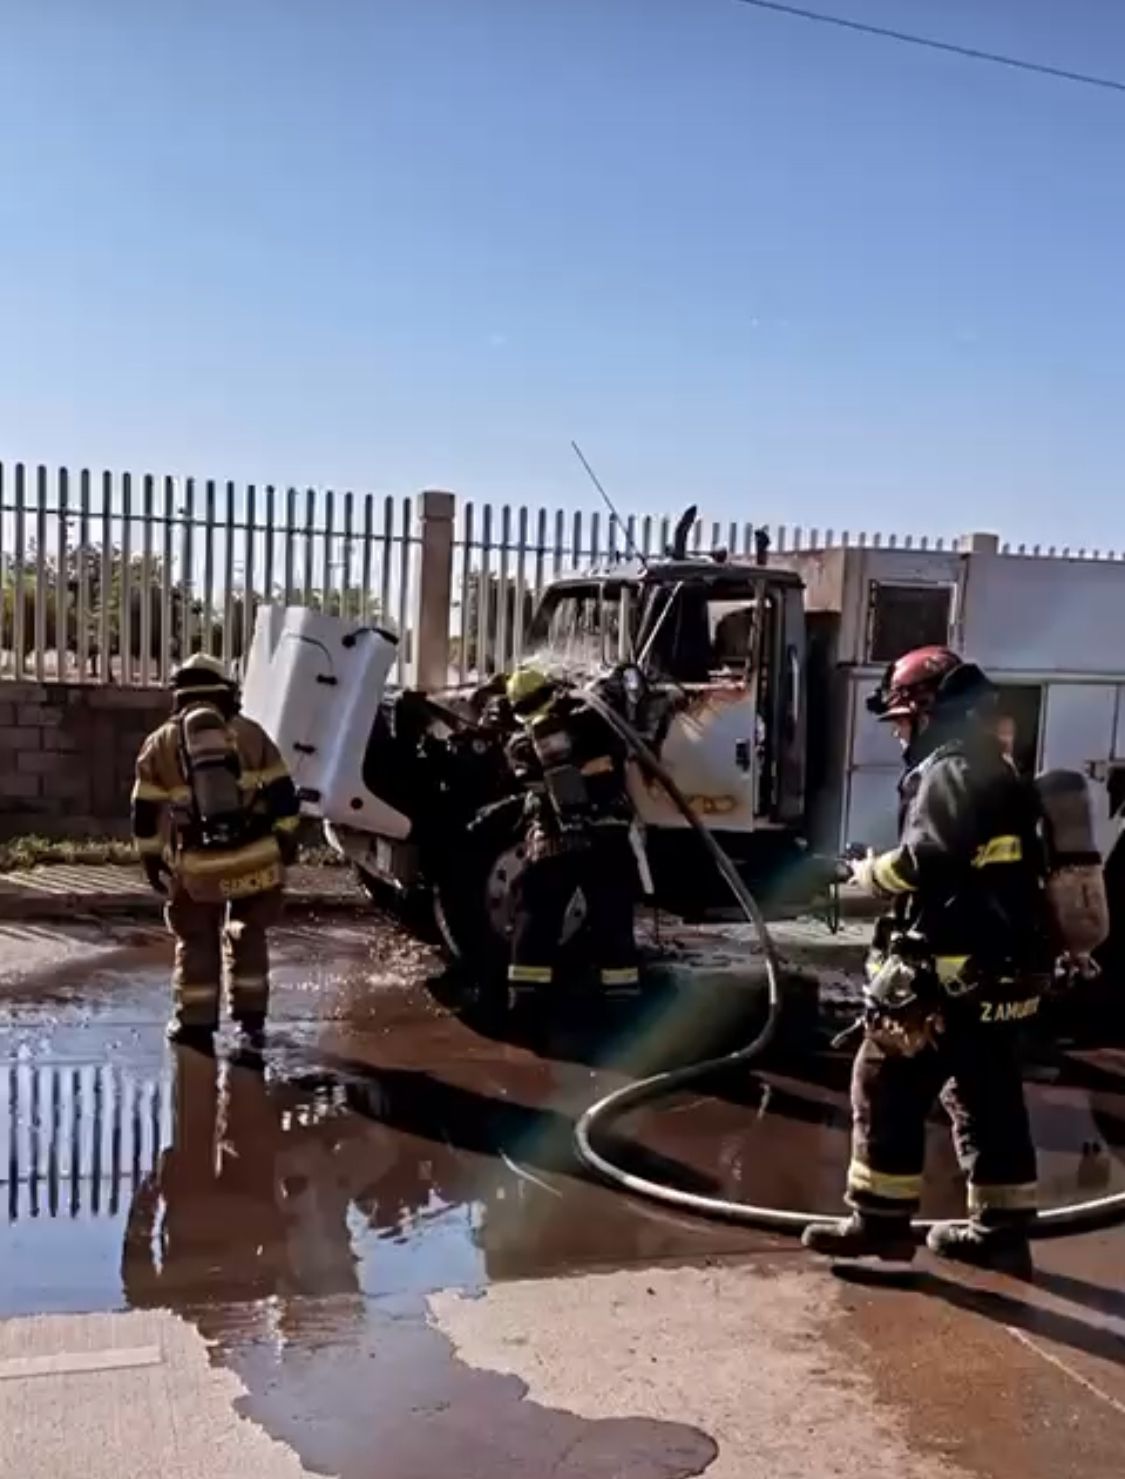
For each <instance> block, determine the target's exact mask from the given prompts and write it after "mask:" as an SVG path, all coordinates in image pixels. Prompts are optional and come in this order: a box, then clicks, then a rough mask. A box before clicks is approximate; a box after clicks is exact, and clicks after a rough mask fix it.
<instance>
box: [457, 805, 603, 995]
mask: <svg viewBox="0 0 1125 1479" xmlns="http://www.w3.org/2000/svg"><path fill="white" fill-rule="evenodd" d="M525 858H526V855H525V852H524V841H523V801H522V798H519V797H514V798H508V799H506V800H504V801H501V802H499V803H497V804H496V805H495V806H493V807H489V808H486V810H485V811H483V812H481V813H480V814H479V815H478V816H477V818H476V819H475V820H474V822H473V823H472V825H471V826H470V827H469V828H468V829H467V831H466V833H465V834H464V840H463V842H462V844H461V845H460V846H459V847H457V848H456V849H455V857H454V858H452V859H451V864H452V866H451V867H450V868H449V869H448V870H447V872H446V873H444V874H443V875H442V877H440V878H439V879H438V881H437V884H436V886H435V888H434V918H435V919H436V921H437V927H438V932H439V934H440V936H441V939H442V942H443V943H444V945H445V947H446V949H447V950H448V951H449V953H450V955H451V956H452V957H453V958H454V959H455V960H458V961H460V962H461V964H462V965H464V966H465V967H466V968H468V969H470V970H472V971H479V972H482V973H497V972H502V971H503V970H504V969H505V968H506V966H507V962H508V953H509V948H510V947H509V941H510V939H511V934H512V910H513V898H514V890H515V884H516V880H517V879H518V877H519V875H520V873H521V872H522V871H523V867H524V863H525ZM585 914H586V906H585V900H584V899H583V898H582V894H581V892H577V893H576V894H575V896H574V899H573V900H572V901H571V904H570V908H569V909H568V911H567V916H566V920H565V922H564V924H563V941H564V942H569V941H570V940H572V939H573V938H574V937H575V935H576V934H577V933H578V932H579V931H580V930H581V928H582V925H583V922H584V919H585Z"/></svg>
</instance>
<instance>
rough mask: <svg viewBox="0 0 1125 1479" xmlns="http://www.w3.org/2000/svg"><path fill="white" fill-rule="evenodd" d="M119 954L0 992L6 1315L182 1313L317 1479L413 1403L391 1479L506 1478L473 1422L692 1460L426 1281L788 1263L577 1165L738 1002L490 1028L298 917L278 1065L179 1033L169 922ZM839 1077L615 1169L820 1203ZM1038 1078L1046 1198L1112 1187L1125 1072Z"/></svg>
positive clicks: (353, 1465)
mask: <svg viewBox="0 0 1125 1479" xmlns="http://www.w3.org/2000/svg"><path fill="white" fill-rule="evenodd" d="M104 943H105V942H103V945H104ZM111 945H112V948H108V947H107V948H105V949H104V952H103V953H99V954H96V955H95V954H93V952H92V951H91V953H90V955H89V958H88V959H86V960H83V958H82V956H81V954H80V953H79V954H78V955H77V956H76V954H75V952H74V951H68V952H67V953H66V954H65V958H64V959H63V960H62V962H61V964H60V965H59V966H57V967H56V968H54V969H46V968H40V967H37V968H36V972H35V974H34V977H33V978H32V979H30V980H29V979H28V978H27V976H26V975H25V976H24V977H23V978H21V980H17V981H15V982H14V983H12V984H9V985H7V986H0V1155H2V1156H3V1157H4V1162H3V1180H4V1186H3V1194H2V1200H0V1270H2V1275H0V1312H2V1313H4V1314H12V1313H33V1312H41V1311H52V1310H58V1311H64V1310H65V1311H80V1310H92V1309H115V1308H126V1307H150V1306H160V1307H168V1308H171V1309H173V1310H175V1311H178V1312H180V1313H181V1314H183V1315H184V1316H185V1317H186V1318H188V1319H190V1320H192V1321H193V1323H195V1324H196V1325H197V1326H198V1328H199V1329H200V1331H201V1332H202V1333H203V1334H204V1335H205V1336H206V1338H207V1339H208V1340H209V1341H210V1342H212V1343H213V1350H214V1352H215V1357H216V1359H220V1360H222V1361H224V1362H225V1363H227V1364H228V1365H230V1366H231V1367H232V1368H234V1369H235V1370H237V1371H238V1372H239V1374H240V1375H241V1376H242V1379H243V1381H244V1383H245V1385H246V1387H247V1391H248V1396H247V1398H246V1411H247V1413H248V1414H249V1415H251V1416H254V1417H255V1418H256V1419H257V1420H259V1421H261V1422H263V1423H264V1424H265V1425H266V1426H267V1428H268V1429H269V1430H270V1431H271V1432H272V1433H274V1434H275V1435H277V1436H280V1437H282V1438H284V1439H286V1440H287V1441H289V1442H291V1443H292V1444H293V1445H294V1446H295V1447H296V1448H297V1450H298V1452H300V1453H301V1455H302V1457H303V1458H304V1459H305V1461H306V1462H307V1463H308V1464H310V1466H312V1467H316V1468H320V1469H323V1470H324V1471H326V1472H332V1473H339V1474H344V1475H353V1474H354V1475H356V1476H357V1479H360V1476H366V1475H367V1474H369V1473H373V1472H375V1469H374V1468H373V1467H372V1456H371V1452H370V1437H371V1432H372V1430H373V1426H372V1425H373V1424H376V1423H378V1421H379V1414H380V1411H381V1410H382V1408H383V1407H387V1408H388V1409H389V1410H391V1409H393V1411H394V1412H395V1413H396V1414H397V1420H396V1423H395V1425H394V1428H393V1441H392V1444H391V1446H392V1448H393V1450H394V1451H393V1453H392V1452H391V1451H390V1450H388V1451H387V1452H386V1453H384V1452H382V1450H381V1452H380V1460H381V1463H382V1466H381V1467H380V1468H379V1470H378V1471H379V1472H380V1473H383V1474H392V1475H395V1476H400V1475H401V1476H407V1475H413V1474H418V1475H422V1474H427V1473H432V1472H434V1463H435V1458H434V1453H435V1449H434V1441H435V1438H436V1437H437V1436H439V1435H440V1442H439V1443H438V1449H439V1450H440V1449H441V1447H442V1446H443V1445H444V1447H445V1448H447V1449H448V1450H449V1452H450V1453H451V1454H454V1455H456V1457H457V1461H458V1463H459V1467H460V1468H461V1472H462V1473H468V1474H475V1473H476V1472H478V1468H477V1467H473V1465H478V1466H479V1472H480V1473H481V1474H484V1473H485V1472H489V1473H495V1472H497V1471H498V1469H500V1468H503V1466H504V1463H505V1454H506V1453H508V1452H515V1451H516V1449H511V1450H505V1449H504V1448H503V1445H501V1447H499V1448H497V1447H496V1446H495V1445H492V1446H490V1442H484V1441H483V1440H481V1441H477V1442H476V1445H475V1447H473V1448H472V1457H466V1456H465V1454H466V1453H467V1452H468V1449H467V1446H466V1445H467V1433H466V1430H465V1423H466V1421H467V1420H468V1419H467V1418H466V1414H470V1415H475V1414H476V1413H477V1411H478V1409H480V1410H486V1411H487V1412H488V1413H489V1414H491V1416H490V1417H489V1423H491V1422H492V1420H493V1418H495V1421H496V1424H497V1425H498V1426H497V1428H496V1431H497V1432H501V1431H502V1432H505V1433H507V1434H509V1436H510V1437H511V1440H512V1442H514V1443H515V1444H516V1448H517V1449H518V1447H519V1445H520V1444H521V1443H522V1444H525V1446H527V1448H528V1450H529V1451H530V1450H534V1451H535V1452H536V1453H537V1454H538V1455H540V1457H541V1458H543V1456H549V1455H550V1454H552V1453H553V1454H555V1455H556V1456H557V1457H558V1458H559V1461H560V1462H563V1461H564V1460H565V1464H564V1467H563V1468H562V1469H561V1470H560V1472H563V1473H568V1472H570V1473H573V1474H575V1475H577V1474H579V1473H583V1474H596V1473H601V1472H604V1473H607V1474H609V1473H614V1474H634V1475H636V1476H640V1475H648V1474H652V1475H656V1476H660V1475H665V1474H667V1475H673V1474H676V1475H679V1474H689V1473H694V1472H699V1471H700V1470H701V1469H702V1468H703V1467H704V1466H705V1464H706V1462H708V1461H709V1457H710V1454H711V1452H712V1449H711V1447H709V1440H707V1439H706V1438H705V1437H704V1436H703V1435H700V1434H695V1433H692V1432H691V1431H690V1430H686V1429H679V1428H674V1427H667V1429H666V1430H665V1428H664V1427H662V1426H661V1425H654V1424H648V1425H645V1424H641V1425H639V1429H638V1431H636V1432H633V1431H631V1430H629V1431H625V1429H628V1427H629V1425H628V1424H626V1425H624V1428H622V1425H614V1424H609V1425H602V1424H593V1425H589V1424H587V1425H582V1424H579V1425H578V1426H577V1427H575V1426H574V1423H575V1420H573V1419H565V1418H563V1416H562V1415H561V1414H555V1413H546V1412H544V1411H543V1410H541V1409H537V1408H535V1406H534V1404H529V1403H526V1402H524V1401H523V1400H522V1389H521V1388H520V1387H519V1384H518V1383H515V1382H509V1381H506V1380H503V1379H500V1378H495V1377H485V1376H483V1375H482V1374H481V1373H470V1372H467V1371H466V1370H465V1369H464V1368H462V1367H460V1366H459V1364H458V1363H457V1362H456V1361H455V1360H454V1359H453V1357H452V1355H451V1353H450V1351H449V1349H448V1347H447V1345H446V1343H445V1341H444V1340H443V1338H442V1337H441V1336H440V1335H439V1334H438V1333H437V1332H435V1331H434V1330H432V1329H431V1328H430V1327H429V1326H428V1324H427V1320H426V1314H425V1304H424V1296H425V1294H426V1293H427V1292H429V1291H432V1290H434V1289H438V1288H445V1287H449V1286H451V1285H455V1286H460V1287H463V1288H468V1289H473V1288H478V1287H481V1286H483V1285H484V1284H485V1283H486V1282H488V1281H490V1280H497V1279H507V1278H517V1277H528V1276H536V1275H543V1274H553V1273H563V1272H567V1271H570V1270H574V1269H578V1268H590V1267H599V1266H615V1265H620V1264H623V1263H629V1262H642V1263H653V1262H657V1261H660V1260H685V1259H701V1258H707V1257H712V1256H720V1255H730V1254H738V1253H744V1252H747V1251H751V1250H755V1249H762V1248H784V1249H792V1248H793V1244H792V1243H791V1242H790V1241H787V1240H779V1239H776V1238H773V1237H772V1236H771V1235H769V1234H767V1233H761V1232H755V1231H749V1230H742V1229H737V1228H733V1227H724V1226H718V1225H712V1224H705V1223H700V1222H696V1221H691V1220H688V1219H684V1218H680V1217H678V1216H676V1215H674V1214H672V1213H669V1212H665V1211H663V1210H661V1209H659V1208H655V1207H649V1206H646V1205H642V1204H639V1203H635V1202H632V1201H630V1200H628V1199H626V1198H623V1197H620V1196H617V1195H616V1194H614V1193H612V1192H610V1191H608V1190H607V1189H605V1188H602V1187H600V1186H595V1185H591V1184H590V1183H588V1182H587V1181H585V1180H584V1179H583V1178H581V1176H580V1175H579V1173H578V1170H577V1167H576V1165H575V1163H574V1159H573V1152H572V1148H571V1140H572V1135H573V1128H574V1122H575V1119H576V1117H577V1115H578V1114H579V1113H580V1112H581V1110H582V1109H583V1108H585V1107H586V1105H587V1104H588V1103H589V1102H590V1101H591V1100H592V1099H593V1098H595V1097H597V1096H598V1095H600V1094H601V1093H604V1092H606V1091H607V1090H608V1089H609V1088H611V1087H613V1086H615V1085H616V1084H618V1083H620V1082H623V1081H624V1078H625V1073H626V1071H629V1072H636V1071H642V1070H651V1069H652V1068H653V1067H655V1066H656V1065H658V1064H660V1063H666V1062H668V1061H672V1060H676V1059H677V1058H678V1059H680V1060H681V1061H682V1059H683V1058H684V1057H685V1056H691V1055H692V1053H694V1052H695V1051H696V1050H697V1049H701V1048H702V1047H703V1046H704V1044H705V1042H707V1043H711V1042H712V1041H713V1039H715V1038H716V1037H719V1038H722V1037H724V1036H727V1037H729V1036H730V1035H731V1034H732V1033H733V1034H736V1033H737V1025H736V1023H734V1022H733V1021H728V1020H723V1019H724V1016H725V1015H729V1012H730V1003H729V1000H725V1001H720V1000H717V999H712V998H708V997H706V996H704V997H701V998H699V999H698V1000H693V1001H688V1002H685V1001H684V1000H683V999H682V998H677V997H674V996H671V995H669V996H666V997H664V998H662V999H659V1000H649V1001H647V1002H645V1003H642V1004H634V1005H632V1006H622V1007H618V1008H602V1009H599V1011H598V1012H597V1013H596V1014H595V1015H594V1016H593V1017H591V1016H590V1015H589V1014H588V1013H587V1014H586V1015H585V1016H583V1017H577V1018H576V1017H575V1016H573V1015H572V1016H570V1017H569V1018H568V1017H567V1015H566V1014H555V1015H553V1016H552V1017H551V1018H550V1019H545V1018H544V1017H543V1016H542V1015H541V1014H539V1015H538V1016H537V1015H535V1014H532V1015H531V1016H530V1017H527V1016H525V1017H524V1018H523V1019H522V1020H521V1021H517V1022H516V1023H514V1024H508V1026H507V1027H506V1028H505V1030H504V1032H503V1033H502V1034H501V1033H500V1032H499V1031H497V1030H496V1029H492V1030H491V1031H490V1032H486V1031H484V1030H483V1029H482V1030H478V1029H476V1028H473V1027H470V1026H468V1025H467V1024H466V1023H465V1022H464V1021H463V1020H461V1019H460V1018H459V1017H458V1016H456V1015H454V1014H453V1013H452V1012H451V1011H450V1010H449V1009H448V1007H447V1005H443V1004H442V1003H443V1000H445V993H444V992H443V991H442V990H440V989H439V990H437V991H436V992H435V990H433V989H429V988H428V987H427V985H426V975H427V972H428V971H432V969H433V965H434V963H433V962H432V961H431V960H429V959H428V958H427V957H426V956H425V954H424V952H420V951H419V948H418V947H417V946H416V945H414V944H413V943H411V942H409V941H405V940H402V939H401V938H400V937H398V936H397V935H395V934H393V933H392V932H390V931H382V932H377V931H376V932H373V929H372V927H371V926H370V925H369V924H367V923H366V922H364V923H362V924H357V925H355V926H354V927H353V926H339V925H337V926H335V927H333V928H332V929H331V930H328V929H319V928H317V927H315V926H311V925H310V926H305V927H303V928H301V929H294V930H287V931H285V932H283V933H282V934H281V935H280V937H279V939H278V949H277V971H276V992H275V1002H274V1025H273V1027H272V1029H271V1033H270V1037H269V1041H268V1044H267V1046H266V1049H265V1051H264V1053H261V1054H256V1055H248V1054H246V1053H244V1052H242V1051H240V1049H239V1047H238V1044H237V1043H236V1042H235V1041H234V1040H233V1039H231V1038H229V1037H226V1036H223V1037H221V1038H220V1040H219V1042H218V1044H217V1051H216V1052H215V1054H214V1055H207V1054H203V1053H201V1052H198V1051H196V1050H192V1049H188V1048H177V1049H170V1048H168V1047H167V1046H166V1044H165V1043H164V1040H163V1035H162V1029H163V1022H164V1017H165V1014H166V1011H167V986H166V980H167V974H166V973H167V958H166V945H165V943H164V941H163V940H162V939H161V937H160V936H159V935H158V934H157V933H156V932H155V931H148V932H146V931H140V932H137V933H134V934H133V935H132V936H130V937H128V938H125V939H121V940H118V941H117V942H116V943H115V944H114V943H113V942H111ZM701 1016H706V1017H707V1018H708V1027H709V1028H713V1029H714V1030H713V1031H710V1030H709V1031H707V1032H702V1031H701V1030H700V1018H701ZM847 1072H848V1063H847V1059H846V1057H845V1056H842V1055H830V1054H829V1055H824V1056H821V1057H819V1058H816V1059H813V1060H811V1061H802V1062H801V1063H800V1064H799V1065H791V1066H790V1067H789V1068H788V1069H784V1070H783V1069H782V1068H780V1067H779V1068H775V1069H773V1070H771V1071H769V1072H765V1073H762V1074H757V1075H751V1074H745V1075H742V1076H741V1077H739V1078H738V1079H736V1080H733V1081H728V1082H724V1083H722V1084H719V1085H716V1086H715V1091H714V1093H713V1094H711V1095H708V1096H700V1097H695V1098H686V1097H682V1098H679V1099H675V1100H671V1101H669V1102H668V1103H667V1104H666V1105H663V1106H661V1107H660V1108H659V1109H658V1110H655V1111H652V1112H646V1113H644V1114H642V1115H638V1116H636V1117H634V1118H633V1119H631V1120H628V1121H626V1122H625V1123H624V1124H623V1125H622V1126H621V1129H620V1136H619V1143H618V1145H617V1147H616V1149H617V1153H618V1154H619V1156H620V1157H621V1158H623V1159H625V1160H626V1161H628V1163H629V1164H631V1165H633V1166H635V1167H636V1168H637V1169H639V1170H640V1171H642V1172H643V1173H644V1174H646V1175H650V1176H656V1177H658V1178H663V1179H667V1180H670V1181H673V1182H675V1183H677V1184H680V1185H683V1186H686V1187H690V1188H692V1189H698V1190H702V1191H705V1192H708V1193H712V1194H716V1193H717V1194H721V1195H727V1196H732V1197H735V1198H739V1199H742V1200H747V1201H754V1202H759V1203H764V1204H770V1205H779V1206H781V1205H784V1206H797V1207H801V1208H808V1209H810V1210H822V1211H831V1210H833V1209H834V1208H835V1206H836V1205H837V1198H838V1193H839V1184H840V1179H841V1176H842V1171H843V1166H844V1163H845V1160H846V1154H847ZM1047 1079H1048V1081H1046V1082H1041V1083H1037V1084H1035V1085H1034V1086H1033V1087H1032V1089H1031V1091H1030V1097H1031V1102H1032V1110H1033V1115H1034V1119H1035V1127H1036V1134H1037V1138H1038V1142H1039V1144H1040V1146H1041V1149H1042V1157H1043V1170H1044V1181H1045V1186H1046V1190H1047V1195H1048V1197H1049V1199H1052V1200H1071V1199H1073V1198H1075V1197H1077V1196H1090V1195H1100V1194H1104V1193H1106V1192H1108V1191H1111V1190H1117V1189H1122V1188H1123V1187H1125V1055H1122V1054H1116V1055H1114V1054H1112V1053H1101V1054H1093V1055H1087V1056H1085V1057H1080V1056H1072V1057H1070V1058H1069V1059H1067V1060H1065V1061H1064V1062H1063V1064H1062V1065H1061V1071H1060V1072H1058V1073H1057V1074H1055V1075H1048V1076H1047ZM931 1136H932V1144H931V1156H930V1163H929V1168H928V1170H929V1185H928V1195H929V1197H930V1205H929V1207H928V1210H929V1211H931V1212H933V1213H935V1214H936V1215H942V1214H944V1213H950V1214H953V1213H955V1212H957V1211H958V1209H959V1205H960V1192H959V1183H958V1179H957V1175H956V1169H955V1166H954V1164H953V1160H952V1155H951V1152H950V1149H949V1143H948V1135H947V1133H946V1132H945V1130H944V1128H943V1127H942V1126H941V1125H940V1123H938V1122H936V1121H935V1123H934V1125H933V1126H932V1129H931ZM380 1404H382V1406H381V1405H380ZM474 1420H475V1417H474ZM478 1427H479V1424H478ZM607 1429H612V1430H613V1431H607ZM380 1431H382V1432H386V1427H385V1425H381V1426H380ZM521 1435H522V1436H521ZM504 1441H505V1442H507V1441H508V1440H507V1439H505V1440H504ZM568 1454H570V1455H571V1457H570V1458H566V1457H565V1456H566V1455H568ZM544 1461H545V1459H544ZM566 1464H569V1465H572V1467H569V1468H568V1467H566V1466H565V1465H566ZM599 1465H600V1466H601V1467H599ZM630 1465H632V1467H630ZM547 1467H548V1468H549V1464H548V1465H547ZM528 1472H543V1470H542V1469H534V1470H529V1471H528Z"/></svg>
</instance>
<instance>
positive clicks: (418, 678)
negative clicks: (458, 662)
mask: <svg viewBox="0 0 1125 1479" xmlns="http://www.w3.org/2000/svg"><path fill="white" fill-rule="evenodd" d="M419 504H420V507H419V541H420V544H419V551H418V580H417V585H416V589H415V597H414V632H413V638H414V641H413V659H414V660H413V662H412V664H411V667H412V670H413V671H412V677H411V681H412V682H413V683H414V684H415V686H416V687H418V688H444V687H445V685H446V684H447V683H448V682H449V612H450V604H451V600H452V593H453V514H454V509H455V506H456V500H455V498H454V496H453V494H452V493H439V492H437V491H436V490H434V489H430V490H428V491H427V492H425V493H423V494H422V497H421V499H420V500H419ZM402 636H403V640H404V641H405V640H406V633H405V632H404V633H403V634H402Z"/></svg>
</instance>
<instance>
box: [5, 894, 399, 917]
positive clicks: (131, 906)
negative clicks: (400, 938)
mask: <svg viewBox="0 0 1125 1479" xmlns="http://www.w3.org/2000/svg"><path fill="white" fill-rule="evenodd" d="M285 914H286V916H287V917H290V918H291V917H293V916H294V915H297V916H301V917H304V918H316V917H317V916H318V915H328V914H332V915H340V916H348V915H352V916H357V917H358V916H360V915H364V916H368V917H371V918H374V917H375V910H374V908H373V906H372V905H371V904H370V903H369V902H368V901H367V900H366V899H362V898H354V899H349V898H343V897H336V898H332V897H331V896H328V897H325V898H317V897H316V896H315V895H308V894H291V895H288V896H287V897H286V900H285ZM90 915H96V916H98V917H99V918H102V919H136V918H152V919H156V920H162V919H163V915H164V902H163V900H162V899H161V898H160V897H159V896H158V895H156V894H152V895H145V894H126V895H121V894H117V893H112V894H111V893H89V894H79V893H75V894H40V895H31V896H29V897H27V898H23V897H20V896H18V895H15V894H0V924H14V923H21V924H22V923H28V924H42V923H44V922H45V921H55V920H60V919H80V918H89V916H90Z"/></svg>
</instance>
